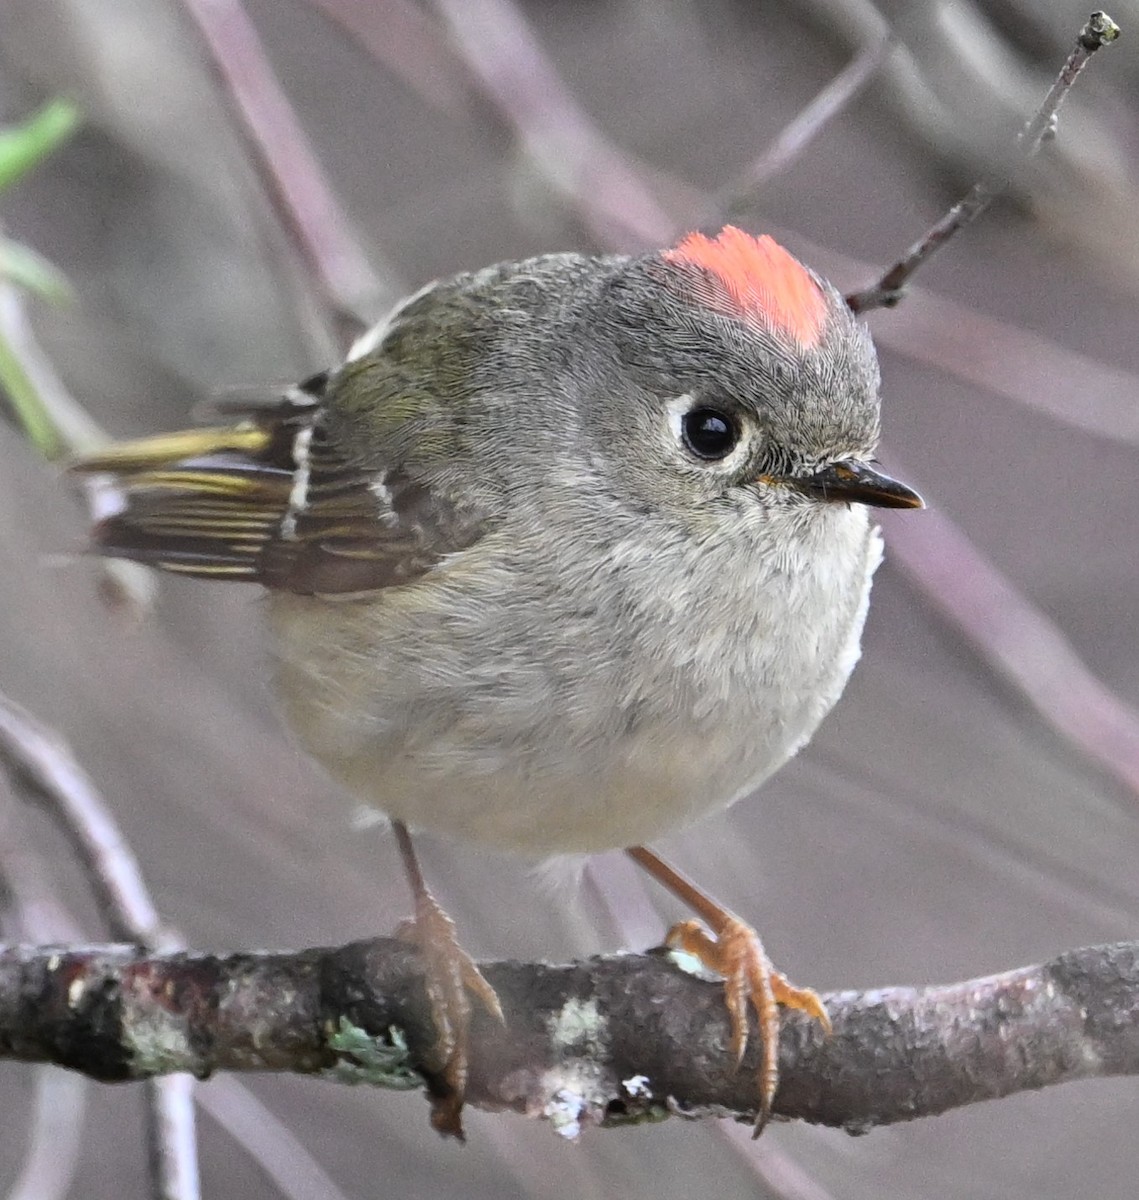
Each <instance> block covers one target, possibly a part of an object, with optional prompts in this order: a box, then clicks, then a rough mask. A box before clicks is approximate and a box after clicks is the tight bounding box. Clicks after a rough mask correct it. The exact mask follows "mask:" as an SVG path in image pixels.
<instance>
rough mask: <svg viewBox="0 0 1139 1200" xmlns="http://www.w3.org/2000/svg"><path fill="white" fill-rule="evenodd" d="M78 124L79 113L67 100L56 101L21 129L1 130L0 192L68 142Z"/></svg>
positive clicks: (20, 126) (29, 119) (16, 126)
mask: <svg viewBox="0 0 1139 1200" xmlns="http://www.w3.org/2000/svg"><path fill="white" fill-rule="evenodd" d="M79 120H80V112H79V109H78V108H77V107H76V106H75V105H74V104H72V102H71V101H70V100H63V99H56V100H49V101H48V102H47V104H45V105H44V106H43V108H41V109H40V111H39V112H38V113H36V114H35V115H34V116H32V117H29V118H28V119H27V120H26V121H25V122H24V123H23V124H22V125H15V126H12V127H11V128H9V129H4V130H0V191H3V189H4V188H7V187H10V186H11V185H12V184H13V183H15V182H16V180H17V179H19V178H20V177H21V176H22V175H26V174H27V172H28V171H30V170H31V169H32V168H33V167H34V166H36V164H37V163H40V162H42V161H43V160H44V159H45V158H46V157H47V156H48V155H49V154H50V153H51V152H52V151H53V150H55V149H56V147H58V146H60V145H62V144H63V143H64V142H65V141H67V139H68V138H69V137H70V136H71V135H72V133H74V132H75V129H76V128H77V127H78V125H79Z"/></svg>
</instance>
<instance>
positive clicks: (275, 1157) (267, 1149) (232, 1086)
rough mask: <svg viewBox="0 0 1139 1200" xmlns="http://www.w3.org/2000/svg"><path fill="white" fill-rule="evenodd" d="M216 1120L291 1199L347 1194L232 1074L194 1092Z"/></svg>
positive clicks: (336, 1199)
mask: <svg viewBox="0 0 1139 1200" xmlns="http://www.w3.org/2000/svg"><path fill="white" fill-rule="evenodd" d="M195 1099H196V1100H197V1102H198V1107H199V1108H201V1109H203V1110H204V1111H205V1112H207V1113H209V1115H210V1116H211V1117H212V1118H213V1120H214V1121H216V1122H217V1124H218V1126H219V1128H221V1129H223V1130H224V1131H225V1132H226V1133H227V1134H228V1135H229V1136H230V1137H231V1138H233V1140H234V1141H235V1142H237V1144H238V1145H239V1146H241V1148H242V1149H243V1150H244V1151H245V1152H246V1153H247V1154H248V1155H249V1156H250V1157H251V1158H252V1159H253V1161H254V1162H256V1163H257V1165H258V1166H259V1167H260V1168H261V1170H262V1171H264V1172H265V1174H266V1175H267V1176H268V1178H270V1179H271V1180H272V1181H273V1182H274V1184H276V1186H277V1187H278V1188H279V1189H280V1192H281V1195H282V1196H285V1197H288V1198H289V1200H348V1197H347V1196H346V1195H345V1194H344V1193H343V1192H342V1191H341V1190H340V1188H338V1187H337V1186H336V1184H335V1183H333V1181H332V1179H331V1178H330V1176H329V1175H328V1173H327V1172H326V1171H325V1170H324V1168H323V1167H322V1166H321V1165H320V1163H318V1162H317V1161H316V1159H315V1158H313V1156H312V1155H311V1154H310V1153H309V1152H308V1151H307V1150H306V1149H305V1147H304V1146H303V1145H302V1144H301V1142H300V1141H299V1140H298V1138H297V1136H296V1134H295V1133H293V1131H292V1130H291V1129H290V1128H289V1127H288V1126H287V1125H286V1124H285V1123H284V1121H282V1120H281V1119H280V1118H279V1117H278V1116H277V1115H276V1114H275V1113H274V1112H273V1111H272V1109H270V1108H267V1107H266V1106H265V1105H264V1104H262V1102H261V1101H260V1100H259V1099H258V1098H257V1096H255V1095H254V1094H253V1093H252V1092H251V1091H250V1090H249V1089H248V1088H247V1087H246V1086H245V1084H243V1083H242V1082H241V1080H240V1079H237V1078H236V1077H235V1076H233V1075H217V1076H215V1077H214V1078H213V1079H211V1080H210V1085H209V1087H204V1088H198V1089H197V1090H196V1093H195Z"/></svg>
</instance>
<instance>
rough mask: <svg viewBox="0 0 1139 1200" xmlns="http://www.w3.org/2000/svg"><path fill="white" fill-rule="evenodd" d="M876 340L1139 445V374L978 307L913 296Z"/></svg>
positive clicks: (1088, 429) (1084, 428)
mask: <svg viewBox="0 0 1139 1200" xmlns="http://www.w3.org/2000/svg"><path fill="white" fill-rule="evenodd" d="M856 269H857V268H856V267H854V265H853V264H852V265H851V271H850V273H851V274H854V272H855V270H856ZM874 340H875V341H876V342H878V344H879V345H882V346H888V347H889V348H890V349H891V350H892V351H894V353H895V354H898V355H900V356H902V357H904V358H909V359H912V360H913V361H915V362H920V363H925V364H927V365H929V366H934V367H937V368H938V369H939V370H942V371H945V372H946V373H947V374H950V375H953V376H954V377H955V378H957V379H964V380H966V381H967V382H969V383H971V384H973V385H974V386H975V387H977V388H979V389H982V390H984V391H987V392H989V393H991V394H993V395H997V396H1003V397H1004V398H1005V399H1007V400H1013V401H1015V402H1016V403H1017V404H1022V405H1024V406H1025V407H1026V408H1029V409H1031V410H1032V411H1033V412H1038V413H1044V414H1045V415H1046V416H1048V417H1050V418H1051V419H1052V420H1054V421H1059V422H1061V423H1062V424H1064V425H1068V426H1070V427H1071V428H1073V429H1078V430H1080V431H1081V432H1082V433H1090V434H1092V435H1093V436H1095V437H1099V438H1106V439H1107V440H1108V441H1112V442H1122V443H1124V444H1125V445H1130V446H1139V404H1136V403H1135V398H1136V396H1139V374H1136V373H1135V372H1134V371H1128V370H1126V369H1124V368H1123V367H1120V366H1115V365H1113V364H1111V363H1107V362H1104V361H1103V359H1102V358H1094V357H1092V356H1091V355H1089V354H1077V353H1076V352H1075V351H1074V350H1070V349H1068V347H1066V346H1062V345H1060V344H1059V343H1058V342H1055V341H1053V340H1051V339H1050V338H1046V337H1041V336H1040V334H1038V333H1034V332H1032V331H1031V330H1028V329H1022V328H1020V327H1019V326H1017V325H1012V324H1010V323H1009V322H1007V321H1001V320H999V319H998V318H996V317H993V316H990V315H989V314H987V313H983V312H979V311H978V310H977V309H975V308H973V307H971V306H970V305H967V304H961V303H960V302H958V301H956V300H951V299H949V298H948V297H946V296H938V295H934V294H933V293H932V292H929V291H926V290H925V289H923V288H919V287H915V288H910V289H907V291H906V302H905V304H904V305H902V306H900V307H899V308H897V309H895V310H894V311H893V312H892V313H891V314H890V318H889V320H883V321H879V322H878V324H877V325H876V327H875V329H874ZM923 520H924V518H923Z"/></svg>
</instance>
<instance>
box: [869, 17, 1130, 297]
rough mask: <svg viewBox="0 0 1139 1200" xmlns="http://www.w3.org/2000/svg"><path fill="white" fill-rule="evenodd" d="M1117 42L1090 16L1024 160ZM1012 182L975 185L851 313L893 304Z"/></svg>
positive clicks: (1033, 123) (1114, 29)
mask: <svg viewBox="0 0 1139 1200" xmlns="http://www.w3.org/2000/svg"><path fill="white" fill-rule="evenodd" d="M1118 37H1119V26H1118V25H1116V23H1115V22H1114V21H1113V20H1112V19H1111V18H1110V17H1109V16H1108V15H1107V13H1104V12H1094V13H1092V15H1091V16H1090V17H1089V18H1088V23H1087V24H1086V25H1085V26H1084V27H1083V29H1082V30H1080V35H1079V37H1078V39H1077V43H1076V49H1075V50H1074V51H1073V52H1072V53H1071V55H1069V57H1068V60H1067V62H1065V63H1064V66H1063V67H1062V68H1061V69H1060V74H1059V75H1058V76H1057V77H1056V81H1055V83H1053V85H1052V87H1051V88H1050V89H1049V91H1048V95H1047V96H1045V98H1044V102H1043V103H1042V104H1041V106H1040V107H1039V108H1038V109H1037V110H1036V112H1035V113H1034V114H1033V116H1032V117H1031V118H1030V120H1029V121H1028V123H1027V124H1026V125H1025V127H1024V129H1023V130H1022V131H1021V133H1020V136H1019V137H1018V139H1017V145H1018V148H1019V150H1020V152H1021V154H1022V155H1023V156H1024V157H1025V158H1032V157H1033V156H1034V155H1035V154H1036V153H1037V151H1039V149H1040V147H1041V145H1042V144H1043V142H1044V138H1045V135H1046V134H1048V133H1049V131H1050V130H1052V129H1053V128H1054V122H1055V120H1056V116H1057V114H1058V112H1059V110H1060V106H1061V105H1062V104H1063V102H1064V100H1065V98H1066V97H1067V95H1068V93H1069V92H1070V91H1071V89H1072V85H1073V84H1074V83H1075V82H1076V78H1077V76H1078V75H1079V73H1080V72H1081V71H1082V70H1083V69H1084V67H1085V66H1086V65H1087V62H1088V60H1089V59H1090V58H1091V56H1092V55H1093V54H1094V53H1095V52H1096V51H1097V50H1098V49H1100V47H1102V46H1107V45H1109V44H1110V43H1111V42H1114V41H1115V40H1116V39H1117V38H1118ZM1010 182H1011V180H1010V178H1009V177H1005V178H1003V179H997V180H978V182H977V183H975V184H974V185H973V186H972V187H971V188H970V189H969V191H968V192H967V193H966V195H965V196H964V197H963V198H962V199H961V200H959V201H958V202H957V203H956V204H955V205H953V207H952V208H951V209H950V210H949V211H948V212H947V213H946V214H945V215H944V216H943V217H942V218H941V219H940V220H939V221H937V222H935V223H934V224H933V225H931V226H930V228H929V229H928V230H927V231H926V233H925V235H924V236H923V237H922V238H920V239H919V240H918V241H916V242H914V244H913V245H912V246H911V247H910V248H909V249H908V250H907V251H906V253H905V254H903V255H902V257H901V258H900V259H899V260H898V261H897V262H896V263H895V264H894V265H893V266H892V267H890V269H889V270H888V271H886V272H885V274H884V275H883V276H882V277H881V278H880V279H879V280H878V282H877V283H875V284H872V285H871V286H870V287H868V288H864V289H863V290H862V291H858V292H852V293H851V294H850V295H848V296H847V298H846V302H847V304H849V305H850V308H851V310H852V311H853V312H856V313H864V312H869V311H870V310H871V309H874V308H889V307H892V306H893V305H895V304H897V303H898V301H899V300H901V298H902V295H903V289H904V288H905V285H906V283H907V282H909V280H910V278H911V277H912V276H913V274H914V272H915V271H917V270H918V268H919V267H920V266H921V265H922V264H923V263H925V262H928V261H929V259H931V258H932V257H933V256H934V254H936V253H937V251H938V250H940V249H941V247H942V246H944V245H945V243H946V242H948V241H949V239H950V238H952V237H953V235H954V234H955V233H956V232H957V231H958V230H959V229H963V228H964V227H965V226H966V225H969V224H971V223H972V222H973V221H975V220H976V219H977V218H978V217H979V216H980V215H981V214H982V213H983V212H984V211H985V210H986V209H987V208H988V207H989V205H990V204H992V202H993V201H994V200H995V199H996V197H997V196H999V195H1000V194H1001V193H1002V192H1004V191H1006V190H1007V189H1008V187H1009V184H1010Z"/></svg>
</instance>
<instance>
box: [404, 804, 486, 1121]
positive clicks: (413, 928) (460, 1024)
mask: <svg viewBox="0 0 1139 1200" xmlns="http://www.w3.org/2000/svg"><path fill="white" fill-rule="evenodd" d="M392 826H393V828H394V830H395V836H396V842H397V843H398V845H399V852H400V857H401V858H402V859H403V866H404V870H405V872H406V873H407V880H408V883H409V884H410V885H411V891H412V895H413V896H414V897H415V920H414V922H411V923H409V924H408V925H407V926H404V927H403V928H401V930H400V935H401V936H403V937H406V938H407V939H408V940H409V941H413V942H414V943H415V945H416V947H417V948H418V950H419V954H420V957H421V958H422V960H423V973H424V985H425V987H426V989H427V997H428V999H429V1000H430V1002H431V1016H432V1019H433V1020H434V1022H435V1029H436V1032H437V1034H438V1040H437V1041H436V1043H435V1052H436V1054H437V1056H438V1058H439V1061H440V1063H441V1064H442V1075H443V1080H444V1082H445V1083H446V1085H447V1092H446V1094H445V1095H442V1096H436V1097H434V1098H433V1100H432V1104H431V1124H432V1127H433V1128H435V1129H437V1130H438V1131H439V1132H440V1133H441V1134H443V1135H445V1136H449V1137H455V1138H458V1139H459V1140H460V1141H462V1140H463V1119H462V1112H463V1098H464V1095H465V1093H466V1090H467V1070H468V1066H469V1061H470V1027H471V1001H470V997H471V995H474V996H476V997H477V998H478V999H479V1001H480V1002H481V1003H482V1005H483V1007H484V1008H485V1009H486V1010H487V1011H488V1012H489V1013H490V1014H491V1016H493V1017H496V1018H497V1019H498V1020H500V1021H502V1022H504V1023H505V1020H506V1018H505V1017H504V1016H503V1015H502V1007H501V1005H500V1004H499V1002H498V996H497V995H496V994H495V991H494V988H492V987H491V986H490V984H489V983H488V982H487V981H486V977H485V976H484V975H483V973H482V972H481V971H480V970H479V969H478V966H477V965H476V964H475V961H474V959H472V958H471V956H470V955H469V954H468V953H467V952H466V951H465V950H464V949H463V948H462V946H460V945H459V940H458V937H457V935H456V933H455V923H454V921H452V920H451V918H450V917H449V916H448V915H447V913H446V912H444V910H443V909H442V907H441V906H440V904H439V901H438V900H436V899H435V897H434V896H433V895H432V894H431V892H430V890H429V889H428V887H427V884H426V883H425V882H424V879H423V872H422V871H421V870H420V869H419V859H418V858H417V857H416V854H415V848H414V847H413V846H412V844H411V835H410V834H409V833H408V831H407V826H406V825H404V824H403V822H402V821H394V822H393V823H392Z"/></svg>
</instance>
